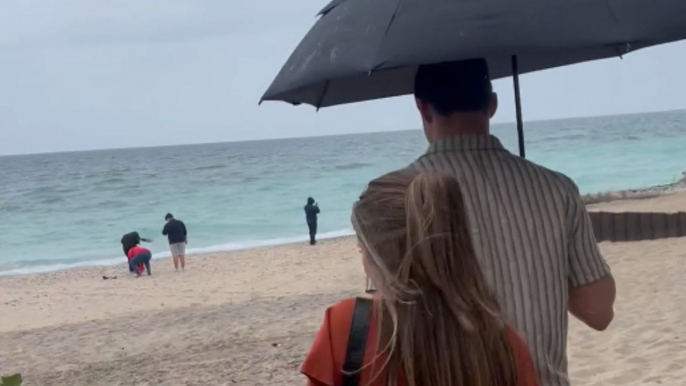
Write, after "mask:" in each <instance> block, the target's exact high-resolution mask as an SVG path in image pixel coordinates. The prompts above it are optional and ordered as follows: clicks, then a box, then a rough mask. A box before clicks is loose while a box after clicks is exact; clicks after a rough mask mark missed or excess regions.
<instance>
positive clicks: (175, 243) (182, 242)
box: [162, 213, 188, 271]
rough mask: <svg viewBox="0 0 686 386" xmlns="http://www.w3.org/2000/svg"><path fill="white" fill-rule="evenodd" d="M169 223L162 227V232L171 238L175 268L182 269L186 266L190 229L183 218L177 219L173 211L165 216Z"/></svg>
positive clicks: (170, 247)
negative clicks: (187, 228)
mask: <svg viewBox="0 0 686 386" xmlns="http://www.w3.org/2000/svg"><path fill="white" fill-rule="evenodd" d="M164 219H165V221H167V223H166V224H165V225H164V229H162V234H163V235H164V236H167V238H168V239H169V250H170V251H171V254H172V260H173V262H174V269H176V270H177V271H178V270H179V266H180V267H181V270H183V269H185V268H186V244H188V231H187V230H186V225H185V224H184V223H183V221H181V220H177V219H175V218H174V216H173V215H172V214H171V213H167V215H166V216H164Z"/></svg>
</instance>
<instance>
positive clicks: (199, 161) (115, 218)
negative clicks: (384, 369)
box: [0, 111, 686, 275]
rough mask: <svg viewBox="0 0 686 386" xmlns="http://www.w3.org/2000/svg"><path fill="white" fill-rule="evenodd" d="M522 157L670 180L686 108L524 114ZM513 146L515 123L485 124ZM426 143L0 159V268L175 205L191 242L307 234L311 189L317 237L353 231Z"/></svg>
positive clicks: (592, 183)
mask: <svg viewBox="0 0 686 386" xmlns="http://www.w3.org/2000/svg"><path fill="white" fill-rule="evenodd" d="M525 127H526V143H527V150H528V158H529V159H531V160H533V161H535V162H537V163H540V164H542V165H544V166H547V167H549V168H552V169H556V170H559V171H562V172H564V173H566V174H568V175H569V176H570V177H572V178H573V179H574V180H575V181H576V182H577V183H578V184H579V186H580V188H581V190H582V191H583V192H585V193H594V192H600V191H608V190H619V189H628V188H641V187H648V186H652V185H655V184H663V183H669V182H673V181H675V180H677V179H679V178H680V177H681V173H682V172H683V171H686V111H679V112H666V113H654V114H641V115H630V116H616V117H602V118H585V119H570V120H559V121H548V122H531V123H527V124H526V125H525ZM493 132H494V134H495V135H497V136H499V137H500V138H501V140H502V141H503V142H504V144H505V146H506V147H508V148H509V149H510V150H511V151H513V152H516V131H515V127H514V125H512V124H507V125H496V126H495V127H494V128H493ZM425 149H426V142H425V140H424V138H423V134H422V132H421V131H419V130H413V131H404V132H394V133H377V134H360V135H347V136H337V137H321V138H308V139H289V140H273V141H261V142H243V143H223V144H211V145H196V146H180V147H164V148H147V149H127V150H106V151H92V152H79V153H60V154H44V155H27V156H11V157H1V158H0V181H2V182H1V184H0V235H1V236H0V240H2V243H1V245H2V253H1V254H0V275H8V274H22V273H29V272H44V271H50V270H55V269H63V268H69V267H77V266H86V265H100V264H116V263H123V262H124V257H123V255H122V252H121V246H120V244H119V239H120V237H121V235H122V234H123V233H125V232H129V231H133V230H137V231H139V232H140V233H141V234H142V235H143V236H148V237H153V238H154V239H155V240H154V242H153V243H152V249H153V252H155V253H156V255H157V256H164V255H165V253H166V252H167V246H166V243H165V240H164V238H163V237H162V236H161V234H160V232H161V229H162V226H163V225H164V222H163V217H164V215H165V213H167V212H172V213H174V214H175V215H176V217H177V218H180V219H182V220H183V221H184V222H185V223H186V225H187V226H188V229H189V248H190V251H192V252H193V251H195V252H206V251H218V250H233V249H241V248H247V247H254V246H260V245H274V244H282V243H288V242H298V241H304V240H305V239H306V238H307V229H306V226H305V223H304V216H303V210H302V207H303V206H304V205H305V201H306V198H307V197H308V196H310V195H311V196H313V197H315V198H316V199H317V200H318V201H319V203H320V206H321V208H322V214H321V216H320V225H319V227H320V235H321V237H335V236H341V235H346V234H350V233H351V230H350V228H351V227H350V225H349V214H350V208H351V205H352V203H353V202H354V200H355V199H356V197H357V196H358V194H359V193H360V192H361V190H362V189H363V188H364V186H365V184H366V183H367V182H368V181H369V180H370V179H372V178H374V177H376V176H379V175H381V174H382V173H385V172H388V171H391V170H393V169H396V168H399V167H403V166H405V165H407V164H408V163H410V162H411V161H412V160H413V159H415V158H416V157H418V156H419V155H420V154H421V153H422V152H423V151H424V150H425Z"/></svg>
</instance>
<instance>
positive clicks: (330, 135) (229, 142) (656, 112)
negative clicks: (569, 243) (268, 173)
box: [0, 108, 686, 159]
mask: <svg viewBox="0 0 686 386" xmlns="http://www.w3.org/2000/svg"><path fill="white" fill-rule="evenodd" d="M681 111H686V108H684V109H669V110H656V111H647V112H640V111H639V112H631V113H622V114H598V115H587V116H573V117H566V118H551V119H531V120H526V121H525V122H524V126H525V130H526V125H527V123H546V122H561V121H575V120H585V119H594V118H607V117H630V116H634V115H652V114H665V113H672V112H681ZM514 124H516V122H515V121H514V120H513V121H506V122H494V123H492V127H498V126H508V125H514ZM416 130H421V128H418V127H417V128H410V129H400V130H386V131H359V132H352V133H332V134H322V135H311V136H284V137H275V138H255V139H243V140H229V141H217V142H197V143H179V144H164V145H153V146H131V147H111V148H96V149H74V150H61V151H47V152H32V153H13V154H0V159H2V158H12V157H31V156H46V155H61V154H75V153H95V152H108V151H123V150H124V151H125V150H132V151H136V150H144V149H164V148H190V147H198V146H209V145H226V144H241V143H260V142H274V141H289V140H293V141H297V140H303V139H317V138H336V137H347V136H359V135H374V134H389V133H405V132H409V131H416Z"/></svg>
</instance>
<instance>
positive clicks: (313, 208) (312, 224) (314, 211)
mask: <svg viewBox="0 0 686 386" xmlns="http://www.w3.org/2000/svg"><path fill="white" fill-rule="evenodd" d="M319 212H320V210H319V205H318V204H317V203H316V202H315V201H314V198H312V197H308V198H307V205H305V218H306V219H307V227H308V228H309V230H310V245H315V244H317V215H318V214H319Z"/></svg>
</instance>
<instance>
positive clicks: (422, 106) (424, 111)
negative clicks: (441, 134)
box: [414, 98, 434, 123]
mask: <svg viewBox="0 0 686 386" xmlns="http://www.w3.org/2000/svg"><path fill="white" fill-rule="evenodd" d="M414 101H415V104H416V105H417V110H419V114H420V115H421V116H422V120H423V121H424V122H426V123H432V122H433V120H434V117H433V108H432V107H431V105H430V104H429V103H426V102H425V101H423V100H421V99H419V98H414Z"/></svg>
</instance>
